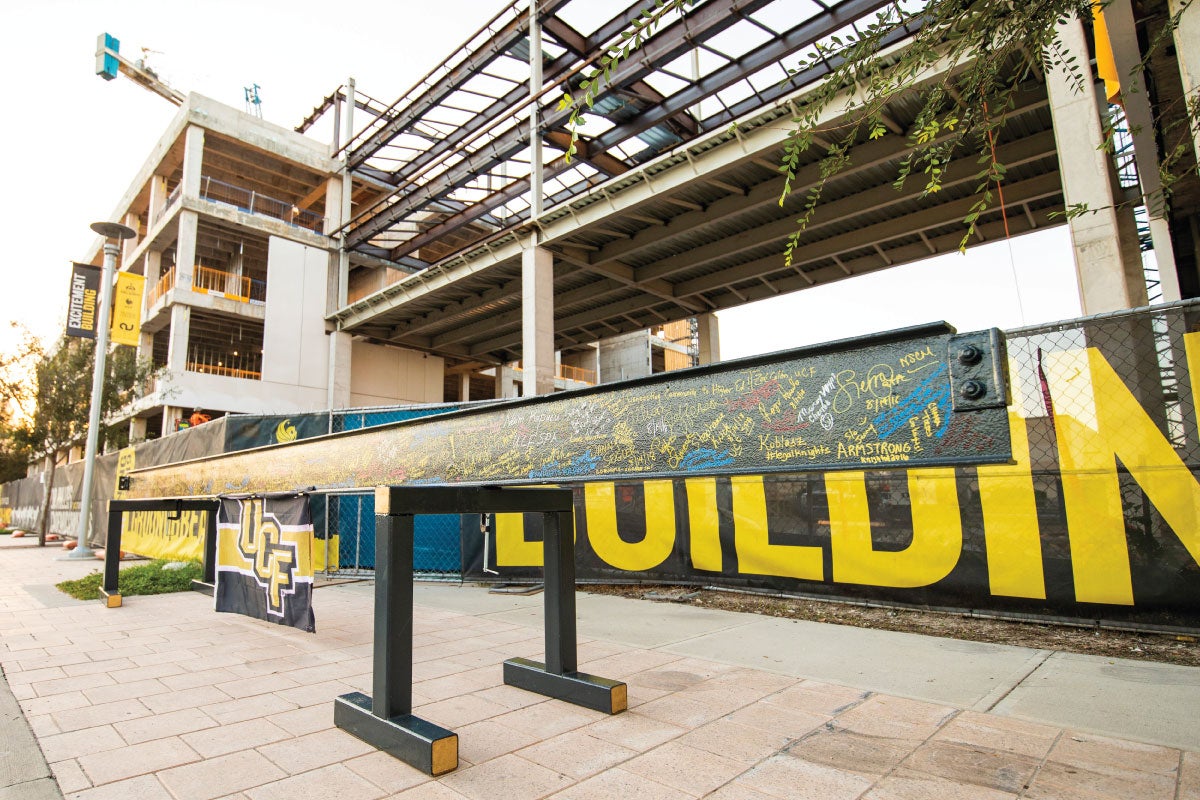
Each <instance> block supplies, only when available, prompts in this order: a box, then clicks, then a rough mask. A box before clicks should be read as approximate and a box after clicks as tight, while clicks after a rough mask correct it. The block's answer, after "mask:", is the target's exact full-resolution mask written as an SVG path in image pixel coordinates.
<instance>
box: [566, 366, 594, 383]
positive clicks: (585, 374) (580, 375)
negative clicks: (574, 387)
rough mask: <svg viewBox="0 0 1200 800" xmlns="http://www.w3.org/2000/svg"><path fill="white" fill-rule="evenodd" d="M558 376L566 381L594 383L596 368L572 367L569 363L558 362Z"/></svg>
mask: <svg viewBox="0 0 1200 800" xmlns="http://www.w3.org/2000/svg"><path fill="white" fill-rule="evenodd" d="M558 377H560V378H562V379H564V380H568V381H578V382H579V383H590V384H594V383H595V382H596V370H594V369H584V368H583V367H572V366H571V365H570V364H559V365H558Z"/></svg>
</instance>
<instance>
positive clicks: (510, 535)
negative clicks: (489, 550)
mask: <svg viewBox="0 0 1200 800" xmlns="http://www.w3.org/2000/svg"><path fill="white" fill-rule="evenodd" d="M544 563H545V562H544V553H543V552H542V543H541V542H529V541H526V540H525V515H524V514H497V515H496V566H497V567H540V566H542V565H543V564H544Z"/></svg>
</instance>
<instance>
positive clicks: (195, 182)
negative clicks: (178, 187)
mask: <svg viewBox="0 0 1200 800" xmlns="http://www.w3.org/2000/svg"><path fill="white" fill-rule="evenodd" d="M203 165H204V129H203V128H197V127H196V126H195V125H189V126H188V129H187V132H185V133H184V135H183V196H184V197H190V198H192V199H193V200H194V199H196V198H198V197H200V179H201V176H202V172H201V170H202V169H203Z"/></svg>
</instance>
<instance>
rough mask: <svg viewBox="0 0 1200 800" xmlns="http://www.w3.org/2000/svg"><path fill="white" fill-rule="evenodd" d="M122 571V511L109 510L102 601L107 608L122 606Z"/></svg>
mask: <svg viewBox="0 0 1200 800" xmlns="http://www.w3.org/2000/svg"><path fill="white" fill-rule="evenodd" d="M120 572H121V512H120V511H113V510H112V509H111V508H110V509H109V510H108V538H107V540H106V541H105V543H104V583H103V585H101V587H100V601H101V602H103V603H104V605H105V607H107V608H120V607H121V592H120V591H119V590H118V588H117V579H118V577H119V576H120Z"/></svg>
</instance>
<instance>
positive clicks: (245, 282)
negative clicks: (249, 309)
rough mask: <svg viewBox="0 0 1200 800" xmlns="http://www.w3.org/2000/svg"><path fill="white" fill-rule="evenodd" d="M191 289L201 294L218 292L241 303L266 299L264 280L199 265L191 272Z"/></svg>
mask: <svg viewBox="0 0 1200 800" xmlns="http://www.w3.org/2000/svg"><path fill="white" fill-rule="evenodd" d="M192 291H194V292H201V293H203V294H219V295H223V296H224V297H225V298H227V299H229V300H237V301H239V302H242V303H251V302H254V303H265V302H266V301H267V284H266V282H265V281H260V280H257V279H256V278H247V277H244V276H242V275H235V274H233V273H232V272H225V271H224V270H219V269H213V268H212V267H202V266H199V265H197V266H196V268H195V271H194V272H193V273H192Z"/></svg>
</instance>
